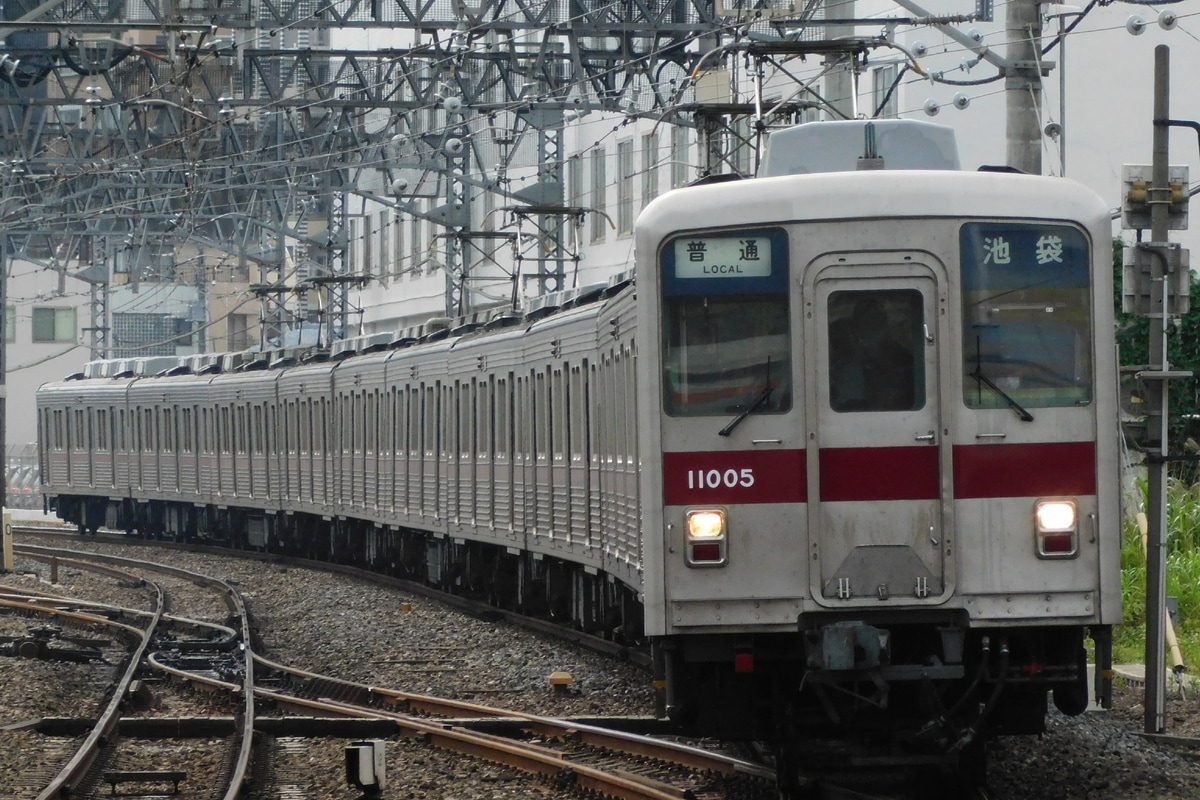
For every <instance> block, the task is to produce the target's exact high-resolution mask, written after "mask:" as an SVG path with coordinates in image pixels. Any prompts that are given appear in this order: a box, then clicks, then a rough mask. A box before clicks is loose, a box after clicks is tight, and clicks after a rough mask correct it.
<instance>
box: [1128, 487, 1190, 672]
mask: <svg viewBox="0 0 1200 800" xmlns="http://www.w3.org/2000/svg"><path fill="white" fill-rule="evenodd" d="M1140 489H1141V495H1142V497H1143V499H1144V498H1145V496H1146V486H1145V482H1144V481H1143V482H1141V484H1140ZM1167 596H1168V597H1176V598H1178V599H1179V621H1178V624H1176V626H1175V634H1176V636H1177V637H1178V639H1179V649H1180V650H1181V651H1182V653H1183V663H1184V664H1185V665H1190V666H1194V665H1197V664H1200V484H1192V485H1188V484H1185V483H1183V482H1182V481H1179V480H1176V479H1171V480H1170V481H1169V482H1168V484H1167ZM1121 599H1122V600H1123V601H1124V607H1125V624H1124V625H1122V626H1121V627H1120V628H1118V629H1117V630H1116V632H1115V641H1114V642H1113V651H1114V652H1113V658H1114V660H1115V661H1116V662H1117V663H1130V662H1134V663H1140V662H1141V661H1143V660H1144V659H1145V657H1146V557H1145V555H1144V554H1143V552H1142V537H1141V532H1140V531H1139V530H1138V527H1137V524H1136V522H1135V521H1133V520H1129V521H1127V522H1126V525H1125V530H1124V534H1123V541H1122V547H1121ZM1172 664H1173V662H1172V660H1171V653H1170V651H1167V666H1168V667H1170V666H1172Z"/></svg>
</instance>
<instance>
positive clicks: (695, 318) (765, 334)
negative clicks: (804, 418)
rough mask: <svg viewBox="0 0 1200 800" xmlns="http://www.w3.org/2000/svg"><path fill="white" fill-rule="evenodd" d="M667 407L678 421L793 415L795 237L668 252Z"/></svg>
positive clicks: (702, 244)
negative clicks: (791, 276)
mask: <svg viewBox="0 0 1200 800" xmlns="http://www.w3.org/2000/svg"><path fill="white" fill-rule="evenodd" d="M661 274H662V285H663V350H662V352H663V405H664V408H665V410H666V412H667V413H668V414H670V415H672V416H681V417H690V416H727V415H731V414H734V415H736V414H742V413H746V412H749V411H752V412H753V413H765V414H778V413H783V412H785V411H788V410H789V409H791V407H792V398H791V377H792V344H791V324H790V320H789V314H788V292H787V286H788V280H787V275H788V268H787V238H786V235H785V234H784V233H783V232H782V231H778V230H767V231H744V232H737V233H732V234H720V235H713V234H710V235H697V236H689V237H680V238H677V239H675V240H673V241H671V242H669V243H668V244H667V246H666V247H665V248H664V250H663V253H662V273H661Z"/></svg>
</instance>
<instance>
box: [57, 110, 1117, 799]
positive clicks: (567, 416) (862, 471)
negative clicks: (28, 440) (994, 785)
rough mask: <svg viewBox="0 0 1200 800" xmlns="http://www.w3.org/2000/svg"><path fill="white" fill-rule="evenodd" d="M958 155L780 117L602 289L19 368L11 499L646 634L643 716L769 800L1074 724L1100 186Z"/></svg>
mask: <svg viewBox="0 0 1200 800" xmlns="http://www.w3.org/2000/svg"><path fill="white" fill-rule="evenodd" d="M860 142H861V143H862V145H861V146H860V144H859V143H860ZM956 167H957V157H956V155H955V153H954V145H953V141H952V138H950V135H949V133H948V132H947V131H946V130H945V129H942V128H939V127H938V126H932V125H927V124H924V123H911V122H902V121H892V122H880V123H862V122H851V123H833V124H828V125H826V124H816V125H806V126H800V127H799V128H795V129H791V130H790V131H787V132H782V133H777V134H775V135H774V136H773V138H772V140H771V143H770V148H769V151H768V153H767V156H766V159H765V161H764V170H763V172H765V173H766V175H767V176H768V177H760V178H756V179H752V180H745V181H734V182H722V183H717V184H714V185H708V186H698V187H694V188H689V189H684V190H679V191H675V192H671V193H669V194H667V195H665V196H663V197H662V198H660V199H658V200H657V201H655V202H654V203H652V204H651V205H650V206H649V207H648V208H647V209H646V211H645V212H643V214H642V215H641V217H640V218H639V221H638V224H637V230H636V237H637V238H636V262H637V263H636V289H635V285H634V283H629V282H626V281H623V280H622V281H617V282H614V283H613V284H612V285H610V286H609V287H607V288H605V289H604V290H602V291H601V290H597V291H594V292H591V293H584V295H582V296H580V297H577V298H576V299H575V300H573V301H572V302H571V303H569V304H567V305H568V306H570V307H566V308H562V309H558V310H555V311H554V313H546V314H545V315H544V316H543V315H542V314H543V313H544V312H545V311H547V310H549V309H550V308H552V306H553V304H550V305H549V306H547V308H546V309H544V310H543V311H542V312H537V313H534V314H532V315H528V316H526V317H523V318H520V319H508V320H502V322H509V323H512V324H509V325H501V324H494V325H493V326H491V327H493V328H494V329H488V328H489V326H484V327H483V328H479V329H475V330H461V329H460V330H453V331H447V330H441V331H438V332H435V333H429V332H427V333H426V334H425V335H424V336H423V337H420V338H418V337H417V336H415V335H410V336H405V337H398V338H397V341H395V342H393V344H394V345H395V346H394V347H389V348H387V349H384V350H381V351H380V352H376V353H371V354H355V355H352V356H350V355H348V353H350V352H351V351H350V350H345V351H344V352H343V353H342V354H341V355H346V356H347V357H343V358H334V359H333V360H331V361H320V360H316V361H312V362H310V363H307V364H302V365H295V366H288V365H287V363H286V362H283V363H282V364H280V365H278V367H277V368H269V367H268V368H265V369H262V370H259V371H239V372H228V373H219V374H213V375H207V376H196V375H191V376H186V375H184V376H177V377H171V376H164V377H153V378H102V379H84V380H69V381H64V382H60V383H55V384H50V385H47V386H45V387H43V388H42V389H41V390H40V392H39V399H38V402H39V428H40V430H39V434H40V443H41V451H42V452H41V454H42V459H43V461H42V475H43V476H44V478H43V479H44V480H45V482H46V486H45V488H44V493H45V494H46V495H47V496H49V498H50V500H49V503H50V505H51V507H52V508H54V509H56V510H57V511H58V512H59V514H60V515H61V516H63V517H64V518H66V519H68V520H71V521H74V522H77V523H78V524H79V525H80V527H81V529H83V530H90V529H94V528H95V527H97V526H99V525H108V526H110V527H125V528H128V529H138V530H141V531H143V532H146V533H152V534H167V535H173V536H178V537H192V536H199V537H206V536H208V537H213V536H216V537H220V538H230V539H233V540H235V541H237V542H239V543H241V544H244V545H246V546H254V547H263V548H269V549H277V550H292V551H298V552H303V553H307V554H309V555H313V556H316V557H320V558H330V559H341V560H346V561H351V562H355V563H364V564H369V565H372V566H374V567H376V568H378V569H382V570H386V571H390V572H395V573H397V574H402V575H408V576H412V577H417V578H420V579H423V580H426V581H429V582H430V583H434V584H438V585H441V586H444V587H446V588H449V589H452V590H456V591H463V592H472V593H478V594H482V595H485V596H488V597H491V598H492V599H493V600H494V601H495V602H496V603H498V604H504V605H509V606H515V607H519V608H522V609H525V610H528V611H531V612H547V613H550V614H553V615H554V616H556V617H559V618H560V619H562V620H564V621H566V622H568V623H570V624H574V625H577V626H579V627H582V628H586V629H590V630H597V631H608V632H610V633H612V634H613V635H619V636H624V637H627V638H629V639H631V640H633V639H640V638H642V637H643V636H645V637H647V638H648V639H649V640H650V642H651V643H652V644H653V649H654V653H655V664H656V680H657V681H658V685H659V687H660V689H661V690H662V701H663V710H664V712H665V713H667V714H669V715H670V716H671V718H672V719H675V720H676V721H678V722H679V723H680V724H681V726H683V727H685V728H686V729H688V730H690V731H693V732H696V733H701V734H710V735H719V736H722V737H725V738H746V739H754V740H765V741H770V742H772V743H773V744H774V746H775V748H776V755H777V770H778V774H779V779H780V793H781V795H783V796H800V795H802V794H804V793H805V792H807V791H811V789H812V787H813V786H814V785H816V784H815V783H814V781H813V780H812V778H813V776H814V775H815V774H817V773H819V772H820V771H821V770H822V769H823V768H824V767H825V766H827V765H828V763H829V762H830V761H834V760H837V759H835V758H834V756H836V757H837V758H841V759H844V758H847V757H848V756H847V753H853V754H854V755H853V759H854V760H853V763H854V764H862V763H868V762H869V760H870V756H869V755H864V754H869V753H876V754H877V753H879V752H883V753H885V755H884V760H885V761H887V763H894V761H895V760H896V758H897V755H898V753H902V754H904V757H905V758H908V759H909V760H910V762H911V763H913V764H933V765H946V764H949V763H956V764H959V765H966V766H968V767H971V768H973V769H975V770H978V768H979V767H981V765H982V763H983V758H984V746H983V745H984V742H986V740H987V739H988V737H989V736H991V735H994V734H997V733H1036V732H1040V731H1041V730H1043V728H1044V724H1045V714H1046V710H1047V696H1048V694H1052V696H1053V698H1054V701H1055V703H1056V705H1057V706H1058V707H1059V708H1061V709H1062V710H1063V711H1065V712H1067V713H1071V714H1077V713H1080V712H1082V711H1083V710H1084V708H1085V707H1086V706H1087V704H1088V702H1089V699H1088V698H1089V686H1088V679H1087V669H1086V660H1087V656H1086V652H1085V638H1086V637H1088V636H1090V637H1091V639H1092V640H1093V642H1094V648H1095V660H1096V662H1097V664H1098V669H1097V672H1096V674H1097V679H1096V690H1097V694H1098V696H1099V697H1100V698H1101V700H1104V699H1106V698H1107V697H1108V694H1109V690H1110V687H1109V684H1108V676H1109V671H1108V667H1109V665H1110V661H1111V626H1112V625H1113V624H1116V623H1117V622H1119V620H1120V616H1121V608H1120V572H1119V550H1120V529H1121V526H1120V519H1119V514H1120V509H1119V490H1118V483H1119V477H1118V471H1119V441H1118V436H1119V429H1118V425H1117V407H1116V388H1115V387H1116V372H1117V370H1116V364H1115V348H1114V345H1113V335H1112V330H1113V320H1112V285H1111V276H1112V273H1111V264H1110V253H1111V247H1110V244H1109V242H1110V236H1111V234H1110V228H1109V218H1108V210H1107V208H1106V206H1105V204H1104V203H1103V202H1102V200H1101V199H1100V198H1098V197H1097V196H1096V195H1094V194H1093V193H1092V192H1090V191H1089V190H1087V189H1085V188H1083V187H1081V186H1079V185H1078V184H1075V183H1073V182H1070V181H1067V180H1063V179H1051V178H1042V177H1035V176H1027V175H1017V174H1009V173H1006V172H1003V171H981V172H977V173H968V172H963V171H960V170H957V169H956ZM830 170H837V171H830ZM760 174H762V173H760ZM261 363H262V364H263V365H264V366H266V365H267V359H266V358H265V357H264V360H263V361H262V362H261ZM635 363H636V369H635ZM832 740H837V741H838V742H839V745H838V747H837V749H836V750H835V751H831V750H830V748H829V747H828V746H827V744H826V743H828V742H829V741H832Z"/></svg>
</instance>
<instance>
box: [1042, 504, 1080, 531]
mask: <svg viewBox="0 0 1200 800" xmlns="http://www.w3.org/2000/svg"><path fill="white" fill-rule="evenodd" d="M1037 524H1038V530H1040V531H1070V530H1074V529H1075V504H1074V503H1072V502H1070V501H1065V500H1043V501H1042V502H1040V503H1038V504H1037Z"/></svg>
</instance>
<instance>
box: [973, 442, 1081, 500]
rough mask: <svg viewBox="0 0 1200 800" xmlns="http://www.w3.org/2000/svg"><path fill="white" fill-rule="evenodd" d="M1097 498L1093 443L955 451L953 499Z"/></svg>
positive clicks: (993, 446)
mask: <svg viewBox="0 0 1200 800" xmlns="http://www.w3.org/2000/svg"><path fill="white" fill-rule="evenodd" d="M1095 493H1096V443H1095V442H1061V443H1056V444H977V445H956V446H955V448H954V496H955V497H956V498H958V499H960V500H969V499H973V498H983V497H1053V496H1057V495H1064V496H1065V495H1093V494H1095Z"/></svg>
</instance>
